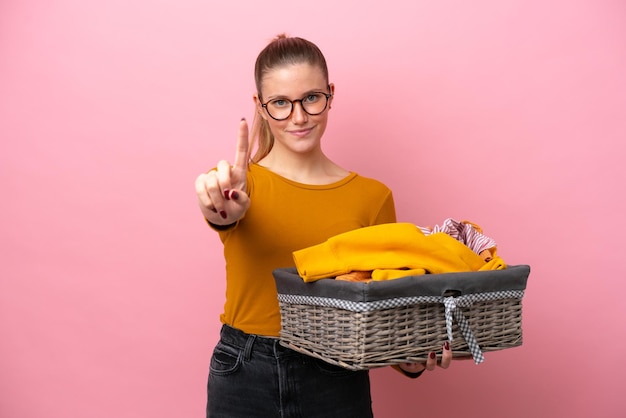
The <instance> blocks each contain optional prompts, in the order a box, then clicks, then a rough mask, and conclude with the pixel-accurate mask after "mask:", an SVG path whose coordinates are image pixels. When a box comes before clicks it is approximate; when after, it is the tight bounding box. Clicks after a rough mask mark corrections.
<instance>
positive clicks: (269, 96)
mask: <svg viewBox="0 0 626 418" xmlns="http://www.w3.org/2000/svg"><path fill="white" fill-rule="evenodd" d="M255 80H256V90H257V91H256V94H254V97H253V99H254V103H255V107H256V113H255V118H254V122H253V129H252V139H253V141H256V145H257V147H256V153H255V154H254V156H253V157H252V158H251V159H250V157H249V154H250V153H249V150H250V149H251V146H250V144H249V141H248V126H247V123H246V121H245V120H242V121H241V123H240V125H239V135H238V141H237V149H236V154H235V160H234V163H233V164H232V165H231V164H230V163H228V162H227V161H220V162H218V163H217V166H216V168H215V169H213V170H211V171H209V172H208V173H204V174H201V175H200V176H199V177H198V178H197V180H196V193H197V196H198V202H199V205H200V209H201V211H202V214H203V215H204V217H205V218H206V220H207V221H208V223H209V225H210V226H211V227H212V228H213V229H215V230H217V231H218V233H219V235H220V238H221V240H222V242H223V244H224V256H225V260H226V303H225V305H224V312H223V314H222V315H221V321H222V323H223V324H224V325H223V327H222V330H221V334H220V336H221V338H220V341H219V342H218V344H217V346H216V347H215V350H214V352H213V356H212V358H211V365H210V371H209V382H208V402H207V417H242V418H250V417H263V418H267V417H323V418H330V417H342V418H349V417H356V418H364V417H371V416H372V409H371V397H370V383H369V375H368V372H367V371H357V372H353V371H348V370H345V369H342V368H339V367H335V366H332V365H329V364H327V363H325V362H323V361H320V360H317V359H314V358H311V357H308V356H305V355H302V354H299V353H297V352H295V351H293V350H290V349H287V348H285V347H283V346H281V345H280V344H279V342H278V339H277V337H278V335H279V331H280V313H279V308H278V301H277V293H276V287H275V284H274V278H273V276H272V271H273V270H274V269H276V268H278V267H288V266H292V265H293V259H292V252H293V251H295V250H298V249H302V248H305V247H309V246H312V245H315V244H319V243H321V242H324V241H325V240H327V239H328V238H330V237H331V236H334V235H337V234H340V233H343V232H347V231H350V230H353V229H356V228H362V227H365V226H371V225H376V224H381V223H388V222H395V221H396V215H395V208H394V202H393V197H392V193H391V191H390V190H389V189H388V188H387V187H386V186H385V185H384V184H382V183H380V182H378V181H376V180H373V179H369V178H365V177H362V176H360V175H358V174H356V173H353V172H350V171H348V170H346V169H344V168H342V167H340V166H338V165H337V164H335V163H334V162H333V161H331V160H330V159H329V158H328V157H327V156H326V155H325V154H324V152H323V151H322V147H321V139H322V136H323V134H324V131H325V130H326V124H327V122H328V114H329V111H330V110H331V108H332V102H333V97H334V93H335V86H334V85H333V84H332V83H330V82H329V77H328V69H327V66H326V60H325V58H324V56H323V55H322V53H321V51H320V50H319V49H318V47H317V46H315V45H314V44H313V43H311V42H309V41H307V40H304V39H301V38H292V37H287V36H285V35H279V36H278V37H277V38H276V39H274V40H273V41H272V42H271V43H270V44H269V45H268V46H267V47H266V48H265V49H264V50H263V51H261V53H260V54H259V56H258V58H257V61H256V65H255ZM446 348H447V347H444V350H443V354H442V357H441V364H440V365H441V366H442V367H444V368H445V367H447V366H448V365H449V363H450V360H451V357H452V354H451V352H450V350H448V349H446ZM436 364H437V360H436V356H435V355H434V353H432V354H431V357H430V358H429V360H428V362H427V363H426V364H404V365H400V366H399V367H398V368H399V369H401V371H402V372H404V373H405V374H406V375H408V376H410V377H416V376H418V375H419V374H420V373H421V372H422V371H423V370H425V369H428V370H432V369H434V368H435V367H436Z"/></svg>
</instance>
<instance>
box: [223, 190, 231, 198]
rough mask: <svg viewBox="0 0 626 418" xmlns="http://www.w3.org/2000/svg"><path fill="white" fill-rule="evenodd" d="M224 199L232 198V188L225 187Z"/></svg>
mask: <svg viewBox="0 0 626 418" xmlns="http://www.w3.org/2000/svg"><path fill="white" fill-rule="evenodd" d="M224 199H226V200H230V190H229V189H224Z"/></svg>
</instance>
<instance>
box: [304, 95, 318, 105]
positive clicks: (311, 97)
mask: <svg viewBox="0 0 626 418" xmlns="http://www.w3.org/2000/svg"><path fill="white" fill-rule="evenodd" d="M319 99H320V95H319V94H309V95H308V96H306V97H305V98H304V101H305V102H307V103H315V102H317V101H318V100H319Z"/></svg>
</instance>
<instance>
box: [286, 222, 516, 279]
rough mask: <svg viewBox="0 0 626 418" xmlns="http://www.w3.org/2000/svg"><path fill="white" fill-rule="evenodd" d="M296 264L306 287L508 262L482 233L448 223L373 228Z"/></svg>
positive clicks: (331, 242)
mask: <svg viewBox="0 0 626 418" xmlns="http://www.w3.org/2000/svg"><path fill="white" fill-rule="evenodd" d="M465 242H467V243H469V244H470V245H471V246H472V248H470V246H468V245H466V244H465ZM477 251H479V253H477ZM485 251H486V252H485ZM479 254H480V255H479ZM293 258H294V261H295V264H296V268H297V270H298V274H299V275H300V277H302V279H303V280H304V281H305V282H313V281H316V280H319V279H322V278H329V277H336V278H338V279H340V280H349V281H367V280H370V277H371V280H391V279H395V278H399V277H406V276H414V275H420V274H427V273H433V274H437V273H450V272H463V271H479V270H501V269H504V268H506V264H505V263H504V260H502V259H501V258H500V257H499V256H497V255H496V247H495V241H493V240H492V239H490V238H488V237H485V236H484V235H483V234H482V230H481V229H480V227H478V226H477V225H475V224H471V223H469V222H464V223H462V222H458V221H454V220H446V222H444V225H443V227H437V228H423V227H418V226H416V225H414V224H411V223H389V224H381V225H374V226H368V227H364V228H360V229H356V230H352V231H349V232H345V233H343V234H339V235H336V236H334V237H331V238H329V239H328V240H327V241H325V242H324V243H321V244H318V245H315V246H312V247H308V248H305V249H302V250H298V251H294V252H293Z"/></svg>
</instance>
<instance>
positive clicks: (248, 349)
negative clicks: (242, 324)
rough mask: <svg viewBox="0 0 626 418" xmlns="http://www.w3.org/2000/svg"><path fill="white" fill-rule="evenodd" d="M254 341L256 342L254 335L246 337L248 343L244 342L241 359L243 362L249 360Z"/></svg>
mask: <svg viewBox="0 0 626 418" xmlns="http://www.w3.org/2000/svg"><path fill="white" fill-rule="evenodd" d="M254 340H256V335H249V336H248V341H246V347H245V348H244V350H243V359H244V360H245V361H248V360H250V355H251V354H252V346H253V345H254Z"/></svg>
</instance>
